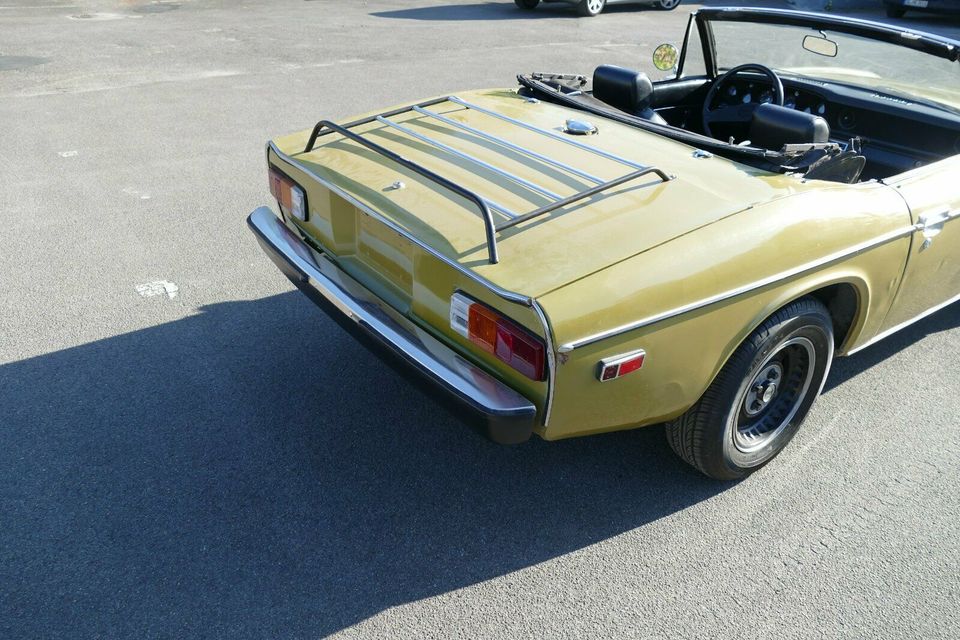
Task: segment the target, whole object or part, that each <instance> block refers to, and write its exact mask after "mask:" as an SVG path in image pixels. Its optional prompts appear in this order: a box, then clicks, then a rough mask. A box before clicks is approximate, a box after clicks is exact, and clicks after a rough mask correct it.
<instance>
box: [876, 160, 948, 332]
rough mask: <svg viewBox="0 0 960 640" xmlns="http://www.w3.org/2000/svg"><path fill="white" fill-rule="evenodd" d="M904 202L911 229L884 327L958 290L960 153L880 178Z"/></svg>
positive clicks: (919, 312)
mask: <svg viewBox="0 0 960 640" xmlns="http://www.w3.org/2000/svg"><path fill="white" fill-rule="evenodd" d="M886 182H887V183H888V184H890V185H891V186H893V187H895V188H896V189H897V190H898V191H899V192H900V194H901V195H902V196H903V198H904V200H906V202H907V205H908V206H909V207H910V215H911V217H912V219H913V222H914V224H916V225H917V231H916V233H915V234H914V237H913V243H912V245H911V247H910V257H909V258H908V260H907V270H906V274H905V276H904V279H903V282H902V283H901V285H900V291H899V292H898V293H897V297H896V299H895V300H894V303H893V306H892V307H891V309H890V312H889V313H888V314H887V318H886V320H885V321H884V327H883V329H884V330H890V329H893V328H895V327H897V326H899V325H902V324H904V323H908V322H910V321H911V320H914V319H917V318H918V317H920V316H922V315H923V314H925V313H927V312H928V311H930V310H931V309H933V308H936V307H938V306H940V305H943V304H944V303H945V302H948V301H950V300H953V299H956V298H957V296H960V156H954V157H952V158H948V159H946V160H943V161H941V162H936V163H934V164H931V165H928V166H926V167H923V168H921V169H917V170H915V171H911V172H909V173H906V174H904V175H903V176H901V177H899V178H893V179H891V180H887V181H886Z"/></svg>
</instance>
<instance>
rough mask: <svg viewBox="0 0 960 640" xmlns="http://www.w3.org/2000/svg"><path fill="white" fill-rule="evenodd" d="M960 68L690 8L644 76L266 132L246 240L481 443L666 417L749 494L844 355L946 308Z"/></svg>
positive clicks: (879, 37) (833, 21) (699, 454)
mask: <svg viewBox="0 0 960 640" xmlns="http://www.w3.org/2000/svg"><path fill="white" fill-rule="evenodd" d="M759 43H763V44H762V46H761V45H760V44H759ZM958 54H960V43H958V42H955V41H952V40H949V39H946V38H943V37H939V36H935V35H930V34H927V33H921V32H916V31H910V30H907V29H906V28H905V27H902V26H896V27H894V26H889V25H884V24H879V23H874V22H867V21H862V20H854V19H848V18H842V17H838V16H833V15H829V16H828V15H819V14H811V13H801V12H791V11H784V10H771V9H730V8H704V9H700V10H699V11H697V12H696V13H695V14H693V15H692V17H691V19H690V22H689V26H688V30H687V32H686V35H685V38H684V42H683V47H682V49H679V50H678V49H677V48H676V47H673V46H672V45H662V46H661V47H658V48H657V51H656V52H655V53H654V61H655V66H656V67H657V68H659V69H661V71H664V72H666V75H669V78H668V79H665V80H662V81H657V82H652V81H651V80H650V79H649V78H648V77H647V76H646V75H645V74H644V73H641V72H639V71H633V70H630V69H625V68H622V67H615V66H609V65H603V66H600V67H598V68H597V69H596V70H594V71H593V74H592V77H588V76H586V75H579V74H576V73H571V74H546V73H532V74H527V75H521V76H519V77H518V80H519V88H514V89H499V90H484V91H472V92H463V93H458V94H456V95H444V96H440V97H437V98H433V99H430V100H425V101H423V102H419V103H417V104H407V105H402V106H399V107H397V108H393V109H389V110H387V111H382V112H377V113H372V114H368V115H365V116H362V117H359V118H357V119H354V120H353V121H351V122H346V123H340V124H338V123H334V122H331V121H328V120H321V121H320V122H318V123H317V124H316V126H315V127H313V129H308V130H306V131H303V132H300V133H295V134H292V135H287V136H283V137H279V138H277V139H275V140H273V141H272V142H270V143H269V144H268V146H267V162H268V166H269V182H270V190H271V193H272V194H273V196H274V197H275V198H276V200H277V204H278V208H279V215H277V214H275V213H274V212H273V211H271V209H269V208H267V207H261V208H259V209H257V210H256V211H254V212H253V213H251V214H250V216H249V218H248V224H249V226H250V227H251V229H252V230H253V232H254V234H255V235H256V237H257V239H258V240H259V242H260V244H261V246H262V248H263V249H264V251H265V252H266V253H267V254H268V255H269V257H270V258H271V259H272V260H273V262H275V263H276V265H277V266H278V267H279V268H280V269H281V271H282V272H283V273H284V274H285V275H286V276H287V277H288V278H290V280H291V281H292V282H293V283H294V284H295V285H296V286H298V287H299V288H300V289H301V290H303V291H304V292H305V293H306V294H307V295H308V296H310V297H311V298H312V299H313V300H314V301H316V302H317V303H318V304H319V305H320V306H321V307H322V308H323V309H324V310H325V311H326V312H327V313H328V314H329V315H330V316H331V317H332V318H333V319H334V320H336V321H337V322H338V323H340V324H341V325H342V326H344V327H346V328H347V329H349V330H350V331H351V333H353V334H354V335H355V336H357V337H358V338H359V339H360V340H361V341H362V342H363V343H364V344H366V345H367V346H369V347H371V348H372V349H374V350H375V351H376V352H378V353H379V354H381V355H382V356H383V357H384V358H385V359H387V360H388V361H390V362H392V363H395V364H396V365H397V366H398V367H400V368H401V370H403V371H407V372H415V373H416V374H418V375H416V376H414V377H416V378H417V379H420V380H422V381H423V382H425V383H426V385H427V386H428V388H429V389H430V393H431V394H432V395H433V396H434V397H436V398H437V399H438V400H443V401H449V402H450V403H452V404H453V405H454V406H455V407H456V411H457V415H458V416H460V417H462V418H463V419H464V421H466V422H469V423H472V424H475V425H479V427H480V428H481V429H482V430H483V431H484V432H485V433H486V434H487V435H488V436H490V437H491V438H493V439H494V440H496V441H498V442H503V443H517V442H522V441H524V440H526V439H527V438H528V437H529V436H530V435H531V433H536V434H538V435H539V436H540V437H542V438H545V439H547V440H554V439H559V438H568V437H571V436H580V435H586V434H592V433H599V432H604V431H613V430H617V429H628V428H633V427H640V426H645V425H652V424H658V423H665V424H666V434H667V438H668V440H669V442H670V444H671V446H672V447H673V449H674V450H675V451H676V452H677V454H679V455H680V457H682V458H683V459H684V460H686V461H687V462H688V463H690V464H691V465H693V466H694V467H696V468H697V469H699V470H700V471H702V472H703V473H705V474H707V475H709V476H712V477H715V478H720V479H731V478H739V477H743V476H745V475H747V474H748V473H750V472H752V471H754V470H756V469H757V468H759V467H760V466H762V465H764V464H765V463H767V462H768V461H770V460H771V459H772V458H773V457H774V456H776V455H777V453H778V452H780V451H781V450H782V449H783V447H784V446H785V445H786V444H787V443H788V442H789V441H790V439H791V438H793V436H794V434H795V433H796V432H797V430H798V429H799V427H800V424H801V423H802V421H803V419H804V417H805V416H806V415H807V413H808V411H809V410H810V407H811V405H812V404H813V402H814V400H815V399H816V397H817V395H818V394H819V393H820V391H821V389H822V387H823V384H824V381H825V380H826V378H827V375H828V373H829V371H830V365H831V362H832V360H833V358H834V356H842V355H848V354H851V353H854V352H856V351H858V350H860V349H863V348H865V347H867V346H869V345H871V344H872V343H874V342H876V341H877V340H880V339H881V338H883V337H884V336H887V335H889V334H891V333H892V332H894V331H896V330H897V329H900V328H902V327H904V326H906V325H908V324H910V323H911V322H914V321H916V320H917V319H919V318H922V317H924V316H926V315H928V314H930V313H932V312H934V311H936V310H937V309H940V308H942V307H944V306H946V305H948V304H950V303H952V302H954V301H957V300H958V299H960V222H955V221H956V220H957V219H958V218H960V157H958V156H960V90H958V82H957V81H958V71H960V68H958ZM891 410H895V407H891Z"/></svg>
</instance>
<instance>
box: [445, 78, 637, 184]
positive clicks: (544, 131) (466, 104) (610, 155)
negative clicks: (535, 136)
mask: <svg viewBox="0 0 960 640" xmlns="http://www.w3.org/2000/svg"><path fill="white" fill-rule="evenodd" d="M447 100H449V101H450V102H452V103H454V104H458V105H460V106H461V107H466V108H468V109H473V110H474V111H478V112H480V113H485V114H486V115H488V116H493V117H494V118H499V119H500V120H503V121H505V122H510V123H512V124H515V125H517V126H518V127H523V128H524V129H527V130H529V131H533V132H534V133H539V134H541V135H545V136H549V137H551V138H553V139H555V140H559V141H560V142H563V143H566V144H569V145H572V146H574V147H577V148H578V149H583V150H584V151H589V152H590V153H593V154H596V155H598V156H601V157H604V158H607V159H608V160H613V161H614V162H619V163H621V164H625V165H627V166H628V167H633V168H634V169H649V168H651V167H650V165H645V164H639V163H637V162H633V161H632V160H627V159H626V158H622V157H620V156H618V155H616V154H614V153H610V152H608V151H604V150H603V149H598V148H596V147H591V146H590V145H588V144H583V143H582V142H578V141H576V140H573V139H571V138H570V136H564V135H563V134H559V133H557V132H555V131H550V130H548V129H541V128H540V127H537V126H534V125H532V124H527V123H526V122H522V121H520V120H516V119H514V118H511V117H509V116H505V115H503V114H502V113H497V112H496V111H491V110H490V109H485V108H483V107H480V106H477V105H475V104H471V103H469V102H467V101H466V100H461V99H460V98H458V97H456V96H449V97H447Z"/></svg>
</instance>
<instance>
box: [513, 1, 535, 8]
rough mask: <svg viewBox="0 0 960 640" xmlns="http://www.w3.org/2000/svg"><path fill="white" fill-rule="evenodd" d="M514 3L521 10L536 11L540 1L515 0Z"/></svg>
mask: <svg viewBox="0 0 960 640" xmlns="http://www.w3.org/2000/svg"><path fill="white" fill-rule="evenodd" d="M513 2H514V3H515V4H516V5H517V6H518V7H520V8H521V9H536V8H537V5H538V4H540V0H513Z"/></svg>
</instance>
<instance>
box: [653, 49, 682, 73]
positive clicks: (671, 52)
mask: <svg viewBox="0 0 960 640" xmlns="http://www.w3.org/2000/svg"><path fill="white" fill-rule="evenodd" d="M679 60H680V51H679V50H678V49H677V48H676V47H675V46H673V45H672V44H662V45H660V46H659V47H657V48H656V49H654V50H653V66H655V67H656V68H657V69H659V70H660V71H673V70H674V69H676V68H677V62H678V61H679Z"/></svg>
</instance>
